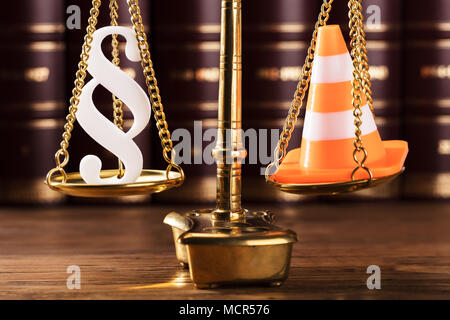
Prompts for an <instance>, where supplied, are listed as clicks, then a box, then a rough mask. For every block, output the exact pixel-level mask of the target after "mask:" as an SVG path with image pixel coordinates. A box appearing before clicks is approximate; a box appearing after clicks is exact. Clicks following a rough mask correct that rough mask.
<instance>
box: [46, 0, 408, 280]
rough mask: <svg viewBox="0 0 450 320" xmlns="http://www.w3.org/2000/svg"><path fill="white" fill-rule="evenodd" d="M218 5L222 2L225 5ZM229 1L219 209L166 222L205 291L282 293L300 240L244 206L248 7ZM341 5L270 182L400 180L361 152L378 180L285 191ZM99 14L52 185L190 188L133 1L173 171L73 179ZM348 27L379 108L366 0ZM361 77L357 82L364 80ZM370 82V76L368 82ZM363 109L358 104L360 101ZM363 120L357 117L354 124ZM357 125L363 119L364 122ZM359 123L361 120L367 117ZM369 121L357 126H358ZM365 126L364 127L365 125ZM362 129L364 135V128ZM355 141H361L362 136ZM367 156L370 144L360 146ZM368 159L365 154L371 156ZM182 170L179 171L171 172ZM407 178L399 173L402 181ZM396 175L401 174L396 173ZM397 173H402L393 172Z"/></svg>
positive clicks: (109, 189) (86, 193)
mask: <svg viewBox="0 0 450 320" xmlns="http://www.w3.org/2000/svg"><path fill="white" fill-rule="evenodd" d="M217 1H219V0H217ZM221 1H222V25H221V58H220V89H219V110H218V137H217V145H216V147H215V149H214V150H213V156H214V158H215V159H216V163H217V206H216V208H215V209H211V210H197V211H192V212H188V213H181V214H180V213H175V212H173V213H170V214H168V215H167V216H166V218H165V220H164V222H165V223H166V224H168V225H170V226H171V227H172V231H173V236H174V241H175V248H176V255H177V258H178V260H179V261H180V263H181V264H182V265H183V266H185V267H189V269H190V274H191V278H192V280H193V282H194V284H195V285H196V287H197V288H212V287H216V286H221V285H248V284H261V285H270V286H279V285H281V284H282V283H283V281H284V280H286V278H287V276H288V271H289V266H290V258H291V253H292V247H293V244H294V243H295V242H297V235H296V234H295V233H294V232H292V231H290V230H283V229H281V228H278V227H276V226H274V225H273V224H272V222H273V220H274V215H273V214H272V213H270V212H268V211H264V210H262V211H257V212H249V211H247V210H245V209H243V208H242V207H241V166H242V161H243V160H244V159H245V158H246V155H247V152H246V150H245V149H244V147H243V144H242V137H241V135H240V133H241V125H242V121H241V118H242V117H241V108H242V105H241V84H242V55H241V53H242V21H241V12H242V0H221ZM332 2H333V0H324V3H323V5H322V8H321V13H320V15H319V20H318V22H317V23H316V26H315V31H314V34H313V40H312V42H311V47H310V49H309V50H308V56H307V59H306V62H305V66H304V67H303V71H302V78H301V81H300V83H299V88H298V90H297V92H296V97H295V99H294V101H293V103H292V107H291V110H290V112H289V116H288V117H287V120H286V125H285V127H284V130H283V134H282V136H281V138H280V142H279V145H278V148H277V150H276V159H275V162H274V163H273V164H272V165H270V166H269V167H268V170H267V172H266V180H267V182H268V183H271V184H273V185H274V186H275V187H277V188H279V189H281V190H283V191H287V192H293V193H301V194H336V193H340V192H348V191H355V190H359V189H362V188H368V187H372V186H375V185H377V184H379V183H382V182H387V181H388V180H390V179H393V178H394V176H390V177H386V178H381V179H374V178H373V176H372V174H371V172H370V170H369V169H368V168H366V167H365V166H364V161H365V160H363V161H361V160H359V159H358V158H357V157H356V156H355V155H354V158H355V162H356V163H357V164H358V167H357V168H356V169H355V172H356V171H358V170H360V169H363V170H365V171H367V172H368V173H369V175H370V177H369V179H367V180H355V179H354V173H355V172H354V173H353V175H352V176H351V180H350V181H348V182H345V183H334V184H307V185H283V184H279V183H276V182H275V181H274V180H273V179H272V177H271V173H270V169H271V168H272V167H277V166H278V164H279V163H281V162H282V161H283V159H284V157H285V156H286V149H287V144H288V143H289V139H290V135H291V133H292V130H293V127H294V126H295V122H296V120H297V117H298V113H299V111H300V108H301V106H302V103H303V99H304V97H305V94H306V91H307V89H308V85H309V82H310V78H311V68H312V61H313V59H314V50H315V46H316V41H317V33H318V28H319V27H321V26H324V25H326V22H327V21H328V18H329V13H330V11H331V4H332ZM92 4H93V8H92V9H91V12H90V13H91V17H90V19H89V26H88V28H87V35H86V37H85V43H84V45H83V51H82V55H81V62H80V64H79V71H78V72H77V79H76V81H75V89H74V90H73V97H72V99H71V101H70V102H71V105H70V109H69V115H68V116H67V123H66V125H65V127H64V128H65V132H64V134H63V141H62V142H61V149H60V150H59V151H58V152H57V153H56V156H55V158H56V168H54V169H52V170H51V171H50V172H49V174H48V176H47V180H46V183H47V184H48V186H49V187H50V188H52V189H53V190H56V191H59V192H62V193H65V194H68V195H72V196H83V197H111V196H113V197H114V196H127V195H136V194H150V193H157V192H162V191H165V190H168V189H170V188H174V187H178V186H180V185H181V184H182V183H183V181H184V173H183V170H182V169H181V167H179V166H178V165H177V164H175V159H174V156H173V154H174V151H173V143H172V141H171V138H170V132H169V130H168V125H167V122H166V118H165V114H164V110H163V106H162V103H161V97H160V95H159V89H158V86H157V81H156V77H155V72H154V70H153V64H152V61H151V58H150V52H149V46H148V43H147V37H146V34H145V32H144V27H143V25H142V18H141V15H140V9H139V5H138V0H128V5H129V11H130V14H131V21H132V25H133V30H134V31H135V33H136V37H137V40H138V46H139V50H140V55H141V58H142V67H143V70H144V75H145V77H146V83H147V86H148V93H149V96H150V98H151V101H152V109H153V112H154V117H155V120H156V122H157V128H158V130H159V136H160V138H161V141H162V147H163V157H164V159H165V160H166V162H167V163H168V167H167V169H166V170H143V171H142V174H141V176H140V177H139V178H138V180H137V181H136V182H135V183H132V184H127V185H88V184H86V183H85V182H84V181H83V179H82V178H81V176H80V174H79V173H66V172H65V170H64V167H65V166H66V165H67V163H68V161H69V152H68V147H69V140H70V138H71V132H72V130H73V125H74V122H75V120H76V112H77V107H78V104H79V97H80V95H81V93H82V88H83V86H84V79H85V77H86V70H87V67H88V64H87V62H88V59H89V52H90V49H91V48H90V44H91V43H92V35H93V33H94V32H95V30H96V24H97V16H98V14H99V7H100V4H101V1H100V0H93V1H92ZM117 8H118V5H117V0H110V9H111V18H112V19H111V25H113V26H117V20H116V19H117ZM349 8H350V14H349V17H350V24H349V25H350V27H351V29H352V30H351V36H352V46H353V48H354V49H357V50H356V51H355V52H356V55H353V54H352V56H353V58H354V61H357V62H358V61H359V64H355V68H356V66H358V65H359V66H360V67H361V68H362V69H364V68H365V70H366V71H367V72H354V76H355V81H354V82H353V84H354V87H355V85H356V84H357V83H359V84H360V85H361V87H362V89H361V90H362V91H364V93H365V94H366V95H367V96H368V98H369V99H368V100H369V102H370V106H371V105H372V100H371V98H370V97H371V91H370V77H369V76H368V65H364V63H366V64H367V57H366V56H365V52H366V50H365V38H364V31H363V27H364V26H363V23H362V8H361V0H350V1H349ZM112 44H113V57H114V60H113V63H114V64H115V65H116V66H118V65H119V60H118V51H117V36H114V35H113V42H112ZM358 75H359V79H357V77H358ZM361 77H363V78H361ZM113 101H114V110H115V113H114V115H115V124H116V126H117V127H118V128H119V129H122V127H121V118H120V115H121V114H123V110H122V107H123V105H122V104H121V102H120V100H118V99H117V98H116V97H113ZM354 102H355V101H354ZM357 116H358V114H356V115H355V119H356V118H358V117H357ZM356 120H358V119H356ZM359 120H361V119H359ZM360 122H361V121H359V122H357V121H355V123H358V124H359V125H361V123H360ZM357 129H358V128H357ZM357 132H358V130H357ZM357 138H360V137H358V136H357ZM357 152H365V151H364V148H363V147H362V143H361V145H360V148H359V149H358V150H357V149H355V154H356V153H357ZM366 157H367V154H366ZM173 169H174V170H175V171H172V170H173ZM124 170H126V168H125V169H124V168H123V166H122V164H121V162H120V161H119V168H118V169H117V170H106V171H101V173H100V174H101V176H102V177H114V176H118V177H120V176H122V175H123V173H124ZM400 173H401V172H399V173H398V174H400ZM398 174H397V175H398ZM395 176H396V175H395Z"/></svg>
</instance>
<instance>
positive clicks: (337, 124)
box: [303, 105, 377, 141]
mask: <svg viewBox="0 0 450 320" xmlns="http://www.w3.org/2000/svg"><path fill="white" fill-rule="evenodd" d="M361 110H362V112H363V115H362V117H361V120H362V125H361V131H362V135H363V136H365V135H368V134H370V133H372V132H374V131H376V130H377V125H376V124H375V119H374V118H373V116H372V111H371V110H370V107H369V105H365V106H364V107H362V108H361ZM354 121H355V117H354V116H353V110H348V111H341V112H329V113H322V112H312V111H309V110H308V111H306V116H305V124H304V128H303V138H304V139H307V140H309V141H324V140H342V139H350V138H355V124H354Z"/></svg>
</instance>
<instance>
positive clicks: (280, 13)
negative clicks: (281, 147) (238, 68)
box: [242, 0, 320, 202]
mask: <svg viewBox="0 0 450 320" xmlns="http://www.w3.org/2000/svg"><path fill="white" fill-rule="evenodd" d="M319 9H320V4H319V2H318V1H311V0H278V1H271V0H260V1H244V2H243V42H244V43H243V109H242V110H243V111H242V112H243V127H244V129H245V130H247V131H246V132H247V133H248V137H247V138H246V140H245V144H246V148H247V151H248V152H249V156H248V157H247V159H246V164H245V165H244V166H243V168H242V171H243V179H242V183H243V198H244V199H246V200H247V201H268V202H278V201H279V202H285V201H298V200H300V199H303V198H302V197H301V196H295V195H290V194H286V193H283V192H280V191H279V190H278V189H275V188H274V187H272V186H270V185H268V184H266V182H265V178H264V169H265V167H267V165H268V164H269V163H270V162H272V161H273V159H274V156H273V151H274V150H275V148H276V146H277V142H278V139H279V137H280V133H281V129H282V128H283V125H284V122H285V119H286V117H287V115H288V111H289V108H290V105H291V102H292V99H293V97H294V93H295V91H296V88H297V84H298V81H299V79H300V75H301V70H302V67H303V64H304V61H305V57H306V52H307V49H308V46H309V44H310V42H311V37H312V32H313V30H314V25H315V22H316V20H317V16H318V14H319ZM306 99H307V97H305V104H304V105H306ZM303 114H304V112H303V113H302V115H303ZM302 122H303V116H300V117H299V120H298V123H297V126H296V129H295V131H294V133H293V135H292V139H291V142H290V146H289V149H292V148H298V147H300V142H301V135H302V129H303V126H302ZM249 130H251V131H253V135H251V134H252V132H251V131H249ZM255 133H258V135H257V137H258V141H253V140H255V139H253V140H252V138H250V137H256V134H255ZM256 161H257V163H256V164H255V162H256ZM308 199H311V197H309V198H308Z"/></svg>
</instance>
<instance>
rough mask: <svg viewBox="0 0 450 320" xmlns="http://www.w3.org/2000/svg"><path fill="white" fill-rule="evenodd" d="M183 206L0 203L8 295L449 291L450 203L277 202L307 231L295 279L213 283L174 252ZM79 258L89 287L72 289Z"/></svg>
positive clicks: (396, 295)
mask: <svg viewBox="0 0 450 320" xmlns="http://www.w3.org/2000/svg"><path fill="white" fill-rule="evenodd" d="M174 209H176V210H179V211H181V212H182V211H185V210H186V209H188V208H173V207H160V206H148V207H136V208H133V207H131V208H126V207H111V208H102V207H90V208H54V209H42V208H41V209H26V208H25V209H11V208H3V209H0V299H381V298H383V299H406V298H412V299H418V298H420V299H422V298H425V299H450V203H448V202H447V203H446V202H435V203H415V202H413V203H411V202H410V203H406V202H405V203H388V202H387V203H383V202H381V203H358V204H355V205H352V204H350V203H340V204H332V203H328V204H327V203H324V204H298V205H295V206H291V207H284V208H276V207H274V208H269V209H271V210H272V211H274V212H275V213H277V216H278V219H277V224H278V225H280V226H283V227H286V228H290V229H292V230H294V231H296V232H297V233H298V234H299V236H300V242H299V243H298V244H296V245H295V247H294V252H293V258H292V266H291V272H290V277H289V279H288V281H287V282H286V283H285V284H284V286H282V287H280V288H226V289H223V288H222V289H215V290H206V291H205V290H196V289H194V287H193V285H192V283H191V282H190V280H189V274H188V272H187V271H185V270H183V269H181V268H180V267H179V266H178V263H177V261H176V259H175V254H174V248H173V243H172V236H171V233H170V230H169V228H168V227H167V226H166V225H164V224H162V220H163V218H164V216H165V214H167V213H168V212H170V211H173V210H174ZM189 209H192V208H189ZM255 209H257V208H255ZM264 209H267V208H264ZM70 265H78V266H79V267H80V268H81V290H74V291H71V290H68V289H67V287H66V280H67V277H68V276H69V275H68V274H67V273H66V269H67V267H68V266H70ZM369 265H378V266H380V268H381V272H382V289H381V290H379V291H370V290H368V289H367V287H366V280H367V278H368V276H369V275H367V274H366V270H367V267H368V266H369Z"/></svg>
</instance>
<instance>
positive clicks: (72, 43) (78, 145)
mask: <svg viewBox="0 0 450 320" xmlns="http://www.w3.org/2000/svg"><path fill="white" fill-rule="evenodd" d="M73 3H74V2H73V1H72V0H66V7H69V6H70V5H72V4H73ZM76 4H77V5H78V6H80V9H81V28H80V29H73V30H67V32H66V40H67V56H66V68H67V77H66V84H67V85H66V96H67V99H66V100H67V101H69V99H70V97H71V95H72V89H73V82H74V80H75V73H76V72H77V70H78V63H79V62H80V54H81V48H82V45H83V39H84V36H85V35H86V27H87V25H88V19H89V14H90V9H91V8H92V1H78V2H76ZM150 4H151V1H150V0H141V1H139V6H140V8H141V15H142V19H143V23H144V27H145V31H146V33H147V35H149V32H150V27H149V24H150V23H149V22H150ZM118 5H119V10H118V11H117V13H118V19H117V22H118V24H119V26H126V27H131V17H130V13H129V11H128V4H127V1H118ZM110 25H111V17H110V6H109V1H103V3H102V5H101V6H100V14H99V16H98V24H97V29H99V28H102V27H105V26H110ZM111 40H112V37H107V38H106V39H105V41H104V42H103V52H104V54H105V56H106V57H107V59H108V60H112V53H111V51H112V45H111ZM118 41H119V52H120V53H119V58H120V68H121V69H122V71H124V72H126V73H127V74H128V75H129V76H130V77H132V78H133V79H134V80H135V81H137V83H138V84H139V85H140V86H141V87H142V88H143V89H144V91H145V92H147V86H146V84H145V78H144V75H143V70H142V67H141V63H140V62H132V61H130V60H129V59H128V58H127V57H126V56H125V39H124V38H123V37H122V36H119V37H118ZM149 41H150V37H149ZM90 79H91V76H90V75H88V77H87V78H86V81H85V83H87V82H88V81H90ZM93 101H94V103H95V106H96V107H97V108H98V110H99V111H100V112H101V113H102V114H103V115H104V116H105V117H107V118H108V119H109V120H110V121H111V122H114V117H113V114H114V112H113V99H112V94H111V92H109V91H108V90H106V89H105V88H104V87H103V86H101V85H100V86H98V87H97V88H96V89H95V91H94V98H93ZM123 109H124V129H125V131H127V130H129V129H130V127H131V125H132V124H133V121H134V119H133V116H132V114H131V112H130V111H129V109H128V108H127V107H126V105H124V108H123ZM150 122H151V123H152V122H153V118H152V119H151V121H150ZM150 126H151V125H150ZM62 129H63V128H62V127H61V130H62ZM151 131H152V129H151V128H150V127H149V128H147V129H146V130H144V131H143V132H142V133H141V134H140V135H139V136H137V137H136V138H135V139H134V141H135V142H136V144H137V145H138V146H139V148H140V149H141V151H142V154H143V156H144V168H150V166H151V157H152V155H151V152H150V149H151V139H150V133H151ZM155 136H157V135H155ZM69 153H70V162H69V165H68V167H67V168H68V171H71V172H74V171H79V164H80V161H81V159H82V158H83V157H84V156H86V155H88V154H94V155H97V156H98V157H99V158H100V159H101V161H102V169H116V168H118V160H117V158H116V157H115V156H114V155H113V154H112V153H111V152H109V151H108V150H106V149H104V148H103V147H102V146H101V145H99V144H98V143H97V142H96V141H95V140H93V139H92V138H91V137H89V135H88V134H87V133H86V132H85V131H84V130H83V129H82V128H81V127H80V126H79V124H78V123H77V122H76V123H75V128H74V130H73V133H72V139H71V141H70V147H69ZM149 200H150V197H149V196H136V197H124V198H118V199H115V201H116V202H122V203H145V202H147V201H149ZM105 201H106V202H110V201H111V200H105ZM70 202H71V203H77V204H78V203H81V204H85V203H99V202H104V201H99V200H98V199H84V198H70Z"/></svg>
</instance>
